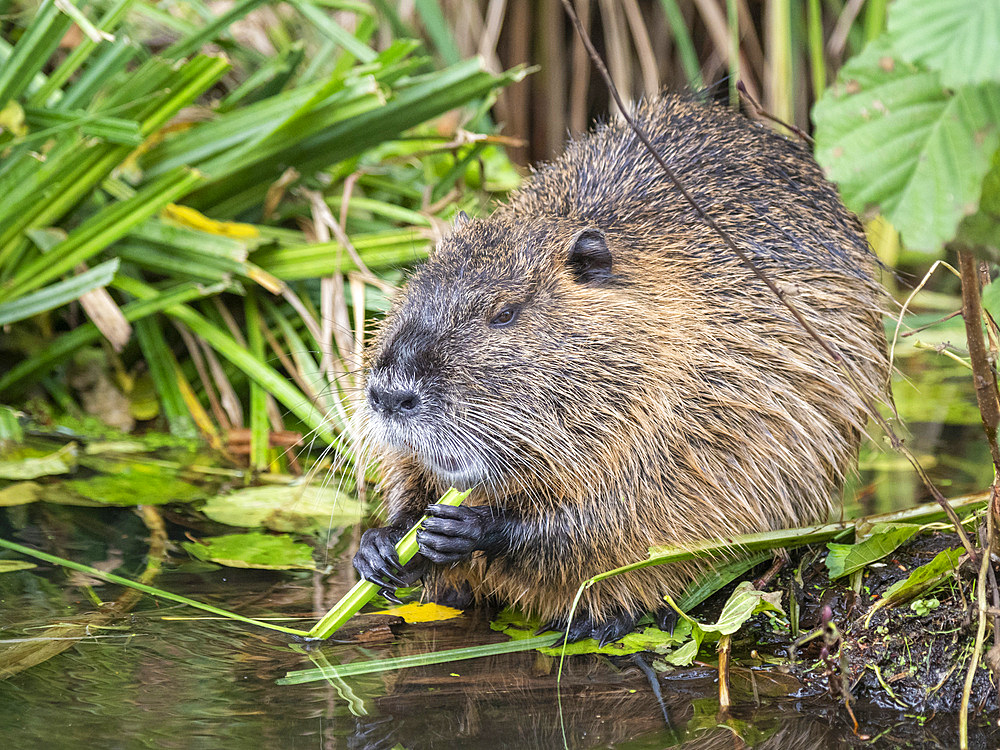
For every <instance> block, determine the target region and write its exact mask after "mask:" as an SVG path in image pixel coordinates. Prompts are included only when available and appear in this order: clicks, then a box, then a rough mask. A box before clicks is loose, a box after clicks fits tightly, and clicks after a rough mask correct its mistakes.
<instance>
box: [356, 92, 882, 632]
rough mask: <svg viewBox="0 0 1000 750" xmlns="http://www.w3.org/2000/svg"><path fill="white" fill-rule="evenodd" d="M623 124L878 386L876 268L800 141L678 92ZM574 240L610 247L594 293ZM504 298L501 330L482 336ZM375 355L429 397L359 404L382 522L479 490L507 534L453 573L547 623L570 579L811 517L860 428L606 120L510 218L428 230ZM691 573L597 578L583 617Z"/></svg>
mask: <svg viewBox="0 0 1000 750" xmlns="http://www.w3.org/2000/svg"><path fill="white" fill-rule="evenodd" d="M636 116H637V119H638V121H639V123H640V124H641V126H642V127H643V128H644V129H645V130H646V132H647V133H648V134H649V136H650V137H651V139H652V140H653V141H654V143H655V144H656V145H657V147H658V148H659V149H660V150H661V153H662V154H663V156H664V158H665V159H666V160H667V162H668V163H669V164H670V165H671V166H672V168H673V169H674V170H676V172H677V174H678V175H679V177H680V179H681V180H682V181H683V182H684V183H685V184H686V186H687V187H688V188H689V189H690V190H691V192H692V193H694V195H695V197H696V199H697V200H698V201H699V202H700V204H701V205H702V206H703V207H704V208H705V209H706V210H707V211H708V212H710V213H711V214H712V216H713V218H714V219H715V220H716V221H717V222H718V223H719V224H720V226H722V227H723V228H724V229H725V230H726V231H727V232H728V233H729V234H730V235H731V236H732V237H733V238H734V239H735V241H736V242H737V243H739V244H740V246H741V247H742V248H743V249H744V250H745V251H746V252H747V253H748V254H749V255H750V256H751V257H752V258H754V260H755V262H756V263H757V265H758V266H759V267H760V268H762V269H763V270H764V271H765V272H766V273H768V274H769V275H770V277H771V278H772V279H774V280H775V281H776V282H777V283H778V284H779V285H780V286H781V287H782V288H783V289H784V290H786V291H787V292H788V294H789V297H790V298H791V299H792V300H793V301H794V304H795V306H796V307H797V308H798V309H799V310H800V311H801V312H802V313H803V315H804V316H805V317H806V318H807V319H808V320H809V321H810V322H811V323H812V324H813V325H814V326H815V327H816V329H817V330H819V331H820V332H822V334H823V335H824V336H826V337H828V338H829V340H831V341H833V342H835V343H836V346H837V347H838V348H839V349H840V351H841V352H842V353H843V354H844V355H845V357H846V359H847V362H848V365H849V366H850V368H851V369H852V371H853V373H854V375H855V377H856V379H857V381H858V382H859V383H860V386H861V388H862V389H863V390H864V392H865V396H866V398H868V399H870V400H877V399H881V398H884V397H885V387H886V382H887V371H888V362H887V358H886V352H885V340H884V334H883V331H882V326H881V316H880V312H879V302H880V296H881V294H882V290H881V288H880V286H879V285H878V283H877V282H876V281H874V280H873V278H872V274H873V270H874V261H873V258H872V257H871V255H870V253H869V251H868V248H867V244H866V242H865V239H864V236H863V234H862V230H861V227H860V225H859V223H858V221H857V219H856V218H855V217H854V216H853V215H851V214H850V213H849V212H848V211H847V210H846V209H845V208H844V207H843V204H842V203H841V201H840V199H839V198H838V197H837V194H836V192H835V190H834V188H833V187H832V186H831V185H830V184H829V183H827V182H826V181H825V180H824V179H823V177H822V174H821V173H820V170H819V168H818V167H817V166H816V164H815V163H814V162H813V160H812V158H811V156H810V155H809V154H808V152H807V151H806V150H805V149H804V148H803V147H801V146H800V145H799V144H796V143H792V142H790V141H788V140H786V139H784V138H782V137H780V136H778V135H776V134H775V133H773V132H771V131H769V130H767V129H765V128H763V127H761V126H759V125H756V124H753V123H751V122H749V121H747V120H745V119H744V118H743V117H741V116H740V115H738V114H734V113H732V112H730V111H728V110H726V109H723V108H721V107H719V106H713V105H704V104H701V103H698V102H695V101H693V100H689V99H684V98H679V97H674V96H663V97H660V98H658V99H655V100H653V101H650V102H647V103H645V104H642V105H640V106H639V107H638V109H637V111H636ZM584 230H591V231H596V232H599V233H600V234H601V235H602V236H603V238H604V241H605V242H606V244H607V248H608V249H609V250H610V252H611V257H612V259H613V260H612V272H613V275H612V276H611V277H610V278H609V279H607V280H600V279H599V280H597V281H596V282H593V281H590V282H588V281H581V279H580V278H579V277H578V276H576V275H575V273H574V267H573V266H572V264H571V262H570V258H571V255H570V253H571V248H573V247H574V242H575V240H576V238H577V237H578V236H579V235H580V233H581V232H582V231H584ZM511 305H513V306H515V307H516V308H517V309H518V311H519V312H518V317H517V319H516V321H515V322H514V323H513V324H512V325H510V326H508V327H503V328H493V327H491V323H490V321H492V320H495V319H496V318H495V316H496V314H497V312H498V311H499V310H501V309H502V308H503V307H504V306H511ZM368 364H369V366H370V368H371V370H370V374H369V379H370V380H371V379H372V378H376V377H377V378H382V379H383V380H385V379H386V378H388V379H391V380H392V381H393V382H394V383H400V382H405V383H408V384H409V387H413V388H414V389H416V390H417V391H419V392H420V393H421V394H422V396H423V398H424V404H425V408H422V410H421V413H420V415H419V418H415V419H413V420H410V421H409V422H407V423H406V424H405V425H400V424H396V423H390V421H389V420H385V419H382V418H381V417H380V416H379V415H377V414H376V413H375V412H374V411H373V410H372V408H371V407H370V406H367V407H364V408H363V409H362V410H361V422H362V430H361V431H362V433H363V436H364V440H365V442H366V443H367V444H368V445H369V448H370V450H371V451H372V452H373V453H374V454H375V456H376V457H377V458H378V459H379V460H380V462H381V465H382V470H383V490H384V493H385V499H386V503H387V506H388V510H389V522H390V523H400V524H401V523H403V522H404V521H406V520H408V519H410V520H412V519H413V518H415V517H416V516H418V515H419V514H420V513H421V512H422V511H423V510H424V508H425V507H426V506H427V505H428V504H429V503H431V502H434V500H435V499H436V498H437V497H438V496H440V494H442V493H443V491H444V490H446V489H447V487H448V485H449V484H451V483H452V482H456V481H457V483H458V484H462V483H463V482H465V481H467V482H468V483H469V484H472V483H474V482H479V484H478V485H477V486H476V488H475V490H474V492H473V495H472V497H471V498H470V500H469V502H470V503H472V504H475V505H488V506H490V507H492V508H494V509H496V510H497V512H498V513H504V514H513V516H514V517H515V518H516V523H514V524H513V525H511V526H510V531H509V537H510V538H509V540H507V542H506V547H505V549H504V550H503V552H502V553H500V554H497V555H495V556H494V558H495V559H492V560H491V561H490V563H489V565H487V563H486V560H485V559H484V557H483V556H482V555H479V556H477V557H474V558H473V559H472V560H471V561H468V562H466V563H462V564H460V565H458V566H455V567H453V568H452V569H450V570H448V571H446V572H445V577H446V579H447V580H448V581H450V582H451V583H453V584H459V583H462V582H469V583H470V584H471V585H472V588H473V591H474V592H475V593H476V594H477V595H479V596H494V597H496V598H498V599H499V600H501V601H503V602H506V603H513V604H518V605H520V606H522V607H524V608H526V609H527V610H529V611H531V612H534V613H537V614H540V615H541V616H543V617H546V618H559V617H563V618H564V617H565V616H566V615H567V612H568V609H569V606H570V604H571V602H572V599H573V596H574V594H575V592H576V590H577V587H578V585H579V584H580V582H581V581H583V580H584V579H586V578H588V577H589V576H592V575H594V574H595V573H598V572H601V571H604V570H608V569H611V568H615V567H618V566H621V565H625V564H628V563H632V562H636V561H638V560H641V559H643V558H644V557H645V556H646V554H647V549H648V547H649V546H651V545H662V544H683V543H685V542H688V541H691V540H696V539H706V538H708V539H711V538H718V537H725V536H728V535H731V534H740V533H748V532H756V531H764V530H769V529H777V528H783V527H788V526H798V525H804V524H809V523H813V522H819V521H822V520H824V519H825V518H826V517H827V516H828V514H829V512H830V510H831V508H832V505H833V502H834V500H835V498H836V497H837V494H838V492H839V489H840V487H841V485H842V482H843V479H844V475H845V472H848V471H850V470H851V469H852V467H853V465H854V462H855V460H856V457H857V451H858V445H859V442H860V440H861V436H862V433H863V430H864V427H865V423H866V419H867V414H866V409H865V406H864V403H863V400H862V399H861V398H860V397H859V396H858V395H857V394H856V393H855V392H854V391H853V390H852V388H851V387H850V386H849V385H848V383H847V381H846V379H845V377H844V376H843V375H842V373H841V372H840V371H839V370H838V368H837V367H836V366H835V365H834V364H832V363H831V362H830V361H829V360H828V359H827V357H826V356H825V355H824V354H823V352H822V351H821V349H820V348H819V346H818V345H817V344H816V342H815V341H813V340H812V339H810V338H809V336H808V335H807V334H806V333H805V332H804V331H803V330H802V328H801V327H800V326H799V325H798V324H797V323H796V322H795V321H794V319H792V317H791V315H790V314H789V312H788V311H787V310H786V309H785V308H784V307H782V306H781V305H780V304H779V302H778V301H777V300H776V299H775V297H774V295H773V294H772V293H771V292H770V291H768V290H767V289H766V288H765V287H764V286H763V284H762V283H761V282H760V281H759V280H758V279H757V278H755V277H754V276H753V274H752V273H751V272H750V271H749V270H748V269H747V268H746V267H745V266H743V265H742V264H741V262H740V261H739V260H738V259H737V258H736V257H734V256H733V255H732V253H731V251H729V250H728V249H727V248H726V247H725V246H724V244H723V242H722V240H721V239H720V238H719V237H718V236H717V235H716V234H715V233H714V232H713V231H712V230H710V229H709V228H708V227H706V226H705V225H704V224H703V223H702V222H701V221H700V220H699V219H698V218H697V217H696V215H695V214H694V211H693V209H692V208H691V207H690V206H689V205H688V204H687V203H686V202H685V201H684V199H683V198H682V197H681V196H680V195H679V194H678V192H677V191H676V189H675V188H674V187H673V185H672V184H671V183H670V182H669V181H668V180H667V178H666V176H665V175H664V174H663V173H662V171H661V170H660V168H659V167H658V166H657V165H656V163H655V162H654V161H653V159H652V158H651V157H650V156H649V155H648V154H647V153H646V152H645V150H644V149H643V147H642V145H641V144H640V143H639V142H638V140H637V139H636V138H635V136H634V135H633V134H632V133H631V131H629V130H628V128H627V126H624V125H620V124H611V125H606V126H602V127H600V128H598V130H597V131H596V132H595V133H594V134H592V135H590V136H588V137H586V138H584V139H582V140H580V141H577V142H573V143H571V144H570V145H569V147H568V150H567V152H566V154H565V155H563V156H562V157H561V158H560V159H558V160H556V161H555V162H553V163H552V164H549V165H546V166H543V167H542V168H541V169H540V170H539V171H538V172H536V173H535V174H534V175H533V176H532V177H531V178H530V179H529V180H528V181H527V183H526V185H525V186H524V187H523V188H522V189H521V190H520V191H519V192H518V193H516V194H515V195H514V196H513V197H512V198H511V199H510V202H509V203H508V204H507V205H505V206H501V207H500V208H499V209H498V210H497V211H496V212H495V213H494V214H493V215H492V216H491V217H490V218H488V219H484V220H475V221H471V222H469V223H467V224H465V225H464V226H461V227H459V228H458V229H457V230H456V232H455V234H454V235H453V236H452V237H450V238H448V239H446V240H445V241H443V242H442V243H441V246H440V247H439V248H438V249H437V251H436V252H435V253H434V254H433V256H432V257H431V258H430V260H429V261H428V262H427V264H426V265H425V266H424V267H422V268H421V269H420V270H419V271H417V273H416V274H415V275H414V277H413V278H412V279H411V281H410V282H409V284H408V285H407V288H406V289H405V291H404V292H403V293H402V295H401V296H400V298H399V299H398V300H397V301H396V304H395V305H394V308H393V311H392V312H391V313H390V315H389V317H388V318H387V320H386V321H385V323H384V325H383V326H382V328H381V330H380V332H379V335H378V337H377V339H376V341H375V342H374V344H373V346H372V348H371V350H370V352H369V354H368ZM442 466H448V467H451V468H452V469H454V467H456V466H459V467H463V466H464V467H466V469H461V468H459V469H458V470H455V471H451V470H443V469H441V468H440V467H442ZM468 467H472V468H468ZM695 570H696V568H695V566H692V565H688V566H659V567H655V568H648V569H645V570H642V571H640V572H636V573H633V574H630V575H627V576H622V577H617V578H612V579H610V580H607V581H604V582H602V583H601V584H599V585H597V586H594V587H592V588H590V589H588V590H587V592H586V593H585V595H584V600H583V606H584V608H585V609H586V610H587V611H589V612H591V613H595V614H597V615H598V616H608V617H610V616H613V614H614V613H616V612H622V611H628V612H641V611H651V610H655V609H657V608H658V607H660V606H662V603H663V595H664V594H665V593H671V594H674V595H676V594H677V593H678V592H679V590H680V589H681V588H683V586H684V585H685V584H686V583H688V582H689V581H690V579H691V577H692V575H693V572H694V571H695Z"/></svg>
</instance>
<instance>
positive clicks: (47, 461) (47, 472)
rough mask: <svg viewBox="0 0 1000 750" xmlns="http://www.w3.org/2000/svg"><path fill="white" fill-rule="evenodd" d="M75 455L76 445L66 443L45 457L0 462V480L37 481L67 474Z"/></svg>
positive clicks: (73, 464) (72, 464)
mask: <svg viewBox="0 0 1000 750" xmlns="http://www.w3.org/2000/svg"><path fill="white" fill-rule="evenodd" d="M76 454H77V446H76V443H67V444H66V445H64V446H63V447H62V448H60V449H59V450H57V451H56V452H55V453H50V454H48V455H46V456H39V457H36V458H22V459H18V460H11V461H0V479H37V478H38V477H50V476H53V475H55V474H69V473H70V472H71V471H72V470H73V469H74V467H75V466H76Z"/></svg>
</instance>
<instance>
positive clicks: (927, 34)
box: [888, 0, 1000, 86]
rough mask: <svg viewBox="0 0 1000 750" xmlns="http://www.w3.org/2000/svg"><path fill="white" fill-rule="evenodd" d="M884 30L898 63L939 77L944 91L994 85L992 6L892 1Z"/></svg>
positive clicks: (999, 9) (969, 1) (999, 12)
mask: <svg viewBox="0 0 1000 750" xmlns="http://www.w3.org/2000/svg"><path fill="white" fill-rule="evenodd" d="M888 27H889V34H890V36H891V37H892V42H893V46H894V47H895V48H896V49H897V50H899V53H900V55H901V56H902V58H903V59H904V60H906V61H907V62H916V63H923V64H924V65H926V66H927V67H928V68H930V69H932V70H937V71H940V73H941V80H942V81H944V83H945V84H946V85H948V86H963V85H965V84H969V83H972V84H976V83H983V82H985V81H998V80H1000V55H998V54H997V51H998V50H1000V3H998V2H996V0H895V2H893V4H892V5H891V6H890V8H889V18H888Z"/></svg>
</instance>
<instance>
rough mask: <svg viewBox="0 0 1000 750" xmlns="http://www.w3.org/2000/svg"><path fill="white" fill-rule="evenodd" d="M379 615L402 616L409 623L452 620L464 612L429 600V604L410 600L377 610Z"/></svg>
mask: <svg viewBox="0 0 1000 750" xmlns="http://www.w3.org/2000/svg"><path fill="white" fill-rule="evenodd" d="M375 614H377V615H395V616H396V617H402V618H403V620H405V621H406V622H409V623H417V622H437V621H438V620H451V619H453V618H455V617H458V616H459V615H461V614H462V610H460V609H455V608H454V607H445V606H443V605H441V604H432V603H430V602H428V603H427V604H420V603H419V602H410V603H409V604H401V605H399V606H398V607H390V608H389V609H383V610H382V611H380V612H376V613H375Z"/></svg>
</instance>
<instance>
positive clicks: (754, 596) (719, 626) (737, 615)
mask: <svg viewBox="0 0 1000 750" xmlns="http://www.w3.org/2000/svg"><path fill="white" fill-rule="evenodd" d="M759 612H780V613H781V614H784V610H783V609H782V608H781V592H780V591H772V592H771V593H768V592H766V591H758V590H757V589H755V588H754V587H753V584H752V583H750V581H743V582H742V583H740V584H739V585H738V586H737V587H736V589H735V590H734V591H733V593H732V595H731V596H730V597H729V600H728V601H727V602H726V604H725V606H724V607H723V608H722V613H721V614H720V615H719V619H718V620H716V621H715V622H714V623H700V622H697V621H696V620H693V619H691V618H690V617H688V616H687V615H685V614H683V613H682V616H683V617H684V618H685V619H687V620H690V621H691V622H692V623H693V624H694V626H695V629H696V630H700V631H701V632H702V633H703V634H704V635H706V636H716V637H718V636H723V635H732V634H733V633H735V632H736V631H737V630H739V629H740V628H741V627H743V623H745V622H746V621H747V620H749V619H750V618H751V617H753V616H754V615H755V614H757V613H759Z"/></svg>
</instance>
